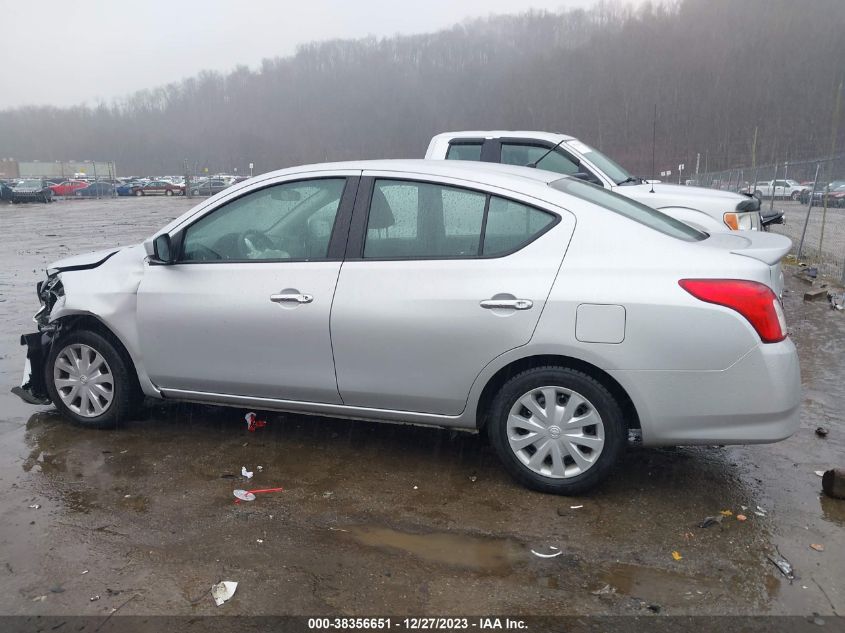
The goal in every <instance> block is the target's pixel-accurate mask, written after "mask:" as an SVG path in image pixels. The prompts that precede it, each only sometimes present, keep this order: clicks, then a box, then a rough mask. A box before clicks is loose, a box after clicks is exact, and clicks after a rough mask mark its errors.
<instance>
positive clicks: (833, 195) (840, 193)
mask: <svg viewBox="0 0 845 633" xmlns="http://www.w3.org/2000/svg"><path fill="white" fill-rule="evenodd" d="M839 182H840V183H841V184H835V183H830V187H829V188H828V189H827V190H826V192H825V191H822V192H816V194H818V198H816V199H815V201H814V205H815V204H818V206H824V198H825V195H827V206H828V207H839V208H842V207H845V182H843V181H839ZM834 185H835V186H834Z"/></svg>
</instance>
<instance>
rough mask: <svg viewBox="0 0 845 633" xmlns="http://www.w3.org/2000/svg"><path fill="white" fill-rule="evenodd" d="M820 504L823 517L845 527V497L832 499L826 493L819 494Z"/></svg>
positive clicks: (829, 521)
mask: <svg viewBox="0 0 845 633" xmlns="http://www.w3.org/2000/svg"><path fill="white" fill-rule="evenodd" d="M819 505H821V508H822V517H823V518H824V520H825V521H827V522H828V523H833V524H834V525H838V526H840V527H845V499H832V498H830V497H828V496H826V495H819Z"/></svg>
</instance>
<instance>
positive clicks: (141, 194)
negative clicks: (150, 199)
mask: <svg viewBox="0 0 845 633" xmlns="http://www.w3.org/2000/svg"><path fill="white" fill-rule="evenodd" d="M135 195H136V196H143V195H144V192H143V191H141V190H140V189H136V190H135Z"/></svg>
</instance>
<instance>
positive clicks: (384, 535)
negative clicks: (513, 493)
mask: <svg viewBox="0 0 845 633" xmlns="http://www.w3.org/2000/svg"><path fill="white" fill-rule="evenodd" d="M344 529H346V530H348V533H349V535H350V536H352V538H354V539H355V540H356V541H358V542H359V543H361V544H362V545H366V546H368V547H376V548H379V549H385V550H390V551H399V552H404V553H407V554H411V555H412V556H415V557H417V558H419V559H421V560H423V561H425V562H427V563H440V564H444V565H450V566H453V567H461V568H464V569H472V570H475V571H482V572H488V573H504V572H507V571H509V570H510V569H511V568H512V567H513V565H514V564H515V563H516V562H518V561H524V560H525V557H526V552H527V549H526V548H525V546H524V545H522V544H521V543H519V542H517V541H514V540H512V539H502V538H493V537H484V536H469V535H465V534H447V533H438V532H435V533H429V534H413V533H410V532H400V531H398V530H391V529H390V528H385V527H368V526H351V527H346V528H344Z"/></svg>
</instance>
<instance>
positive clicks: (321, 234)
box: [182, 178, 346, 262]
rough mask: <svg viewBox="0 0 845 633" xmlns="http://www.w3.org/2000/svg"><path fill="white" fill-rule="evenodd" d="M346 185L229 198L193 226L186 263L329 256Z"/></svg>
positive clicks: (287, 187) (312, 184) (319, 184)
mask: <svg viewBox="0 0 845 633" xmlns="http://www.w3.org/2000/svg"><path fill="white" fill-rule="evenodd" d="M345 184H346V180H345V179H343V178H326V179H319V180H305V181H299V182H291V183H283V184H280V185H274V186H271V187H266V188H264V189H259V190H258V191H253V192H251V193H248V194H246V195H244V196H241V197H240V198H237V199H236V200H233V201H231V202H228V203H226V204H225V205H223V206H222V207H218V208H217V209H215V210H214V211H212V212H211V213H209V214H208V215H206V216H204V217H202V218H201V219H199V220H198V221H197V222H195V223H194V224H192V225H191V226H189V227H188V229H187V230H186V231H185V238H184V248H183V255H182V261H186V262H200V261H221V260H222V261H227V260H228V261H249V260H273V261H278V260H282V261H284V260H297V261H303V260H306V261H310V260H320V259H325V258H326V257H328V250H329V240H330V238H331V233H332V229H333V227H334V222H335V217H336V216H337V210H338V208H339V206H340V199H341V196H342V195H343V188H344V186H345Z"/></svg>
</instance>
